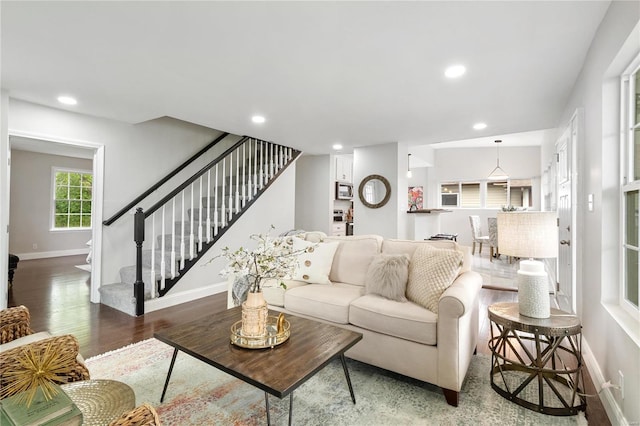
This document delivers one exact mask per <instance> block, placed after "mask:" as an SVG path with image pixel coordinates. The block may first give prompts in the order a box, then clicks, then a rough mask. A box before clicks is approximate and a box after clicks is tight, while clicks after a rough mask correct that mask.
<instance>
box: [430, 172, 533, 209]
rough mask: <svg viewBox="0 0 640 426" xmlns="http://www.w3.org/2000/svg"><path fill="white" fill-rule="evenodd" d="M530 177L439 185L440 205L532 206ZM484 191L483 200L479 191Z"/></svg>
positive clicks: (480, 206) (482, 206)
mask: <svg viewBox="0 0 640 426" xmlns="http://www.w3.org/2000/svg"><path fill="white" fill-rule="evenodd" d="M531 188H532V183H531V179H509V180H506V181H490V182H455V183H453V182H449V183H443V184H442V185H440V206H441V207H467V208H488V209H499V208H502V207H505V206H509V205H510V206H513V207H517V208H525V209H527V208H530V207H533V197H532V195H531ZM483 190H484V191H486V192H485V197H484V202H483V201H482V196H481V192H482V191H483Z"/></svg>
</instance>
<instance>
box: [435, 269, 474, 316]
mask: <svg viewBox="0 0 640 426" xmlns="http://www.w3.org/2000/svg"><path fill="white" fill-rule="evenodd" d="M481 288H482V276H481V275H480V274H478V273H477V272H473V271H467V272H464V273H462V274H460V275H459V276H458V277H457V278H456V279H455V281H454V282H453V284H451V285H450V286H449V288H447V289H446V290H445V291H444V293H442V296H440V300H439V302H438V314H439V315H443V316H448V317H458V318H459V317H461V316H463V315H465V313H467V312H470V311H471V310H472V309H473V308H474V303H475V301H476V298H477V295H478V292H479V291H480V289H481Z"/></svg>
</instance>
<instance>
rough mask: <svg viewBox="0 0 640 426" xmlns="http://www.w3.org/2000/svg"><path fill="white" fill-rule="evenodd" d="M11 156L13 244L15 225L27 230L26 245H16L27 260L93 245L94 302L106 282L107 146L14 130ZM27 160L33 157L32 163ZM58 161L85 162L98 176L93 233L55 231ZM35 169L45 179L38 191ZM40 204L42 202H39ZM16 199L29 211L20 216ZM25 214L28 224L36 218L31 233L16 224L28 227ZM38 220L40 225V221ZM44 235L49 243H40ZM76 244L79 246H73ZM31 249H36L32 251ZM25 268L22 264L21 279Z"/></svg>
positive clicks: (69, 164) (23, 240)
mask: <svg viewBox="0 0 640 426" xmlns="http://www.w3.org/2000/svg"><path fill="white" fill-rule="evenodd" d="M9 158H10V159H11V160H12V161H11V163H10V165H9V170H8V175H9V177H10V179H9V185H10V188H11V190H10V194H12V195H11V196H10V200H9V203H10V209H9V210H10V214H9V224H10V227H9V230H10V233H9V244H11V242H12V238H15V237H12V232H11V230H12V229H14V233H18V232H20V233H21V235H20V239H21V240H20V247H19V248H12V250H14V251H21V252H23V253H27V254H26V255H25V256H24V257H25V259H32V258H46V257H57V256H66V255H73V254H78V251H80V252H82V251H86V250H87V249H89V250H90V251H91V262H90V263H87V265H90V269H89V272H90V277H91V280H90V287H91V288H90V301H91V302H94V303H98V302H99V301H100V296H99V291H98V289H99V288H100V284H101V261H100V260H101V245H102V242H101V241H102V225H101V224H102V202H103V201H102V198H103V179H104V176H103V170H104V166H103V164H104V146H102V145H99V144H95V143H91V142H84V141H71V140H64V139H57V138H50V137H44V136H40V135H31V134H25V133H18V132H12V131H11V130H9ZM20 159H22V160H23V161H20ZM25 159H27V160H28V161H27V162H26V163H25V161H24V160H25ZM55 163H57V164H58V165H60V164H62V167H63V168H67V167H68V168H70V169H73V168H74V167H73V166H74V165H84V167H80V168H82V169H85V170H87V172H90V173H91V176H92V179H93V181H92V184H91V189H92V190H91V193H92V201H91V230H90V231H89V232H86V231H59V230H53V219H52V214H51V213H50V212H51V211H52V209H53V206H54V204H53V197H52V196H51V191H52V190H51V188H52V187H53V184H52V183H51V182H52V179H53V178H54V176H55V171H54V170H55V168H54V164H55ZM16 167H21V170H20V171H19V172H16ZM24 169H26V171H25V170H24ZM31 173H33V174H34V175H35V174H36V173H37V174H38V175H39V177H40V179H41V180H44V181H45V182H44V183H40V184H38V191H35V190H32V189H30V188H34V189H35V186H30V185H35V182H33V183H32V182H29V181H30V180H33V181H35V180H36V179H33V178H31V177H30V174H31ZM16 176H20V179H16ZM30 197H33V198H30ZM30 201H31V202H32V204H31V206H33V207H31V208H29V202H30ZM37 203H40V205H39V207H38V204H37ZM16 204H18V205H19V206H20V211H21V212H24V213H20V215H19V216H18V215H17V213H16V208H15V207H16ZM25 206H26V207H25ZM34 207H35V208H34ZM23 214H24V215H28V216H30V217H29V218H28V220H27V223H28V221H29V220H33V221H34V226H33V227H34V229H33V230H31V229H28V230H27V231H26V237H25V231H24V230H20V231H18V228H14V225H16V226H17V224H18V223H19V222H21V221H22V222H23V224H22V226H23V228H24V222H25V221H23V220H22V219H24V218H23ZM14 216H16V217H14ZM36 222H37V223H38V226H35V223H36ZM36 228H37V229H36ZM55 234H58V235H55ZM87 237H88V238H87ZM38 240H40V241H42V243H43V244H42V245H40V243H39V241H38ZM14 241H15V240H14ZM56 241H57V243H56ZM89 241H90V242H91V245H90V247H87V246H86V244H87V243H88V242H89ZM25 244H26V245H25ZM14 245H15V244H14ZM70 246H73V247H74V248H72V249H70V248H69V247H70ZM30 253H33V254H32V255H30ZM32 256H33V257H32ZM83 258H84V257H83ZM79 263H80V266H83V265H82V262H79ZM19 269H20V267H19V266H18V269H17V270H16V279H17V278H18V274H19Z"/></svg>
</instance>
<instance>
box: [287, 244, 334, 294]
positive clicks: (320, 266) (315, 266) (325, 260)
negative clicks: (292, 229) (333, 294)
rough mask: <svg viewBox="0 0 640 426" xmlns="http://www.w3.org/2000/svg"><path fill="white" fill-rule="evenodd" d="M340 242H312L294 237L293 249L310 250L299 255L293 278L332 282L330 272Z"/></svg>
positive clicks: (314, 281)
mask: <svg viewBox="0 0 640 426" xmlns="http://www.w3.org/2000/svg"><path fill="white" fill-rule="evenodd" d="M338 244H340V243H339V242H337V241H336V242H331V243H312V242H309V241H305V240H302V239H300V238H294V239H293V249H294V250H296V251H298V250H304V249H305V248H308V249H309V251H307V252H305V253H302V254H300V255H298V268H297V269H296V272H295V274H294V276H293V278H292V279H294V280H298V281H305V282H308V283H311V284H331V281H329V273H330V272H331V265H333V255H334V254H335V253H336V250H337V249H338Z"/></svg>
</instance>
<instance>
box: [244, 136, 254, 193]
mask: <svg viewBox="0 0 640 426" xmlns="http://www.w3.org/2000/svg"><path fill="white" fill-rule="evenodd" d="M252 141H253V139H249V149H248V150H247V151H249V156H248V157H247V159H246V160H245V161H248V162H249V170H248V173H249V174H248V175H247V199H249V200H251V199H252V198H253V185H252V184H251V182H253V175H252V173H253V171H252V170H253V169H252V167H251V164H252V161H251V160H252V158H251V142H252Z"/></svg>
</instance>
